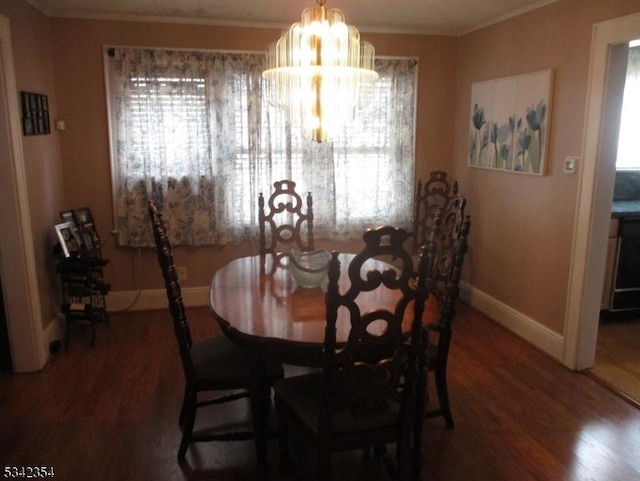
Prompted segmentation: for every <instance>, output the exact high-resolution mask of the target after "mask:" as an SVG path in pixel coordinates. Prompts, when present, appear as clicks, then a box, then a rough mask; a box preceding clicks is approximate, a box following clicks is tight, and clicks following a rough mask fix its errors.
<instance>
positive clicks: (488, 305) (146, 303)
mask: <svg viewBox="0 0 640 481" xmlns="http://www.w3.org/2000/svg"><path fill="white" fill-rule="evenodd" d="M460 299H462V300H463V301H465V302H466V303H468V304H469V305H471V306H472V307H474V308H475V309H478V310H479V311H480V312H482V313H484V314H486V315H487V316H489V317H490V318H491V319H493V320H494V321H496V322H497V323H498V324H500V325H502V326H504V327H505V328H507V329H509V330H510V331H512V332H513V333H515V334H517V335H518V336H520V337H522V338H523V339H525V340H526V341H527V342H529V343H530V344H532V345H534V346H535V347H537V348H538V349H540V350H541V351H544V352H546V353H547V354H549V355H550V356H551V357H553V358H554V359H557V360H559V361H560V360H561V359H562V352H563V346H564V339H563V337H562V335H561V334H558V333H557V332H555V331H553V330H551V329H549V328H548V327H546V326H544V325H542V324H540V323H539V322H537V321H535V320H534V319H532V318H530V317H528V316H526V315H524V314H522V313H521V312H519V311H516V310H515V309H513V308H512V307H510V306H508V305H506V304H504V303H503V302H500V301H499V300H497V299H495V298H493V297H491V296H490V295H488V294H486V293H484V292H483V291H481V290H479V289H476V288H474V287H472V286H471V285H469V284H466V283H464V282H462V283H461V284H460ZM182 300H183V301H184V304H185V306H187V307H200V306H207V305H208V304H209V288H208V287H188V288H184V289H182ZM166 308H167V295H166V292H165V290H164V289H154V290H145V291H141V292H139V293H138V292H137V291H115V292H110V293H109V295H108V296H107V310H108V311H109V312H117V311H144V310H154V309H166ZM46 338H48V337H46Z"/></svg>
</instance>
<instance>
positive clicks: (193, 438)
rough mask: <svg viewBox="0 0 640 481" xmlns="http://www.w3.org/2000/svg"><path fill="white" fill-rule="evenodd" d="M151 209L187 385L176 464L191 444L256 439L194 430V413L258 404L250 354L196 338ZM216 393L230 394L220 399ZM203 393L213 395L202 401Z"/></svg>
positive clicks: (276, 375) (277, 372)
mask: <svg viewBox="0 0 640 481" xmlns="http://www.w3.org/2000/svg"><path fill="white" fill-rule="evenodd" d="M148 210H149V217H150V219H151V225H152V229H153V235H154V239H155V244H156V247H157V254H158V262H159V264H160V269H161V270H162V275H163V278H164V284H165V290H166V294H167V300H168V302H169V311H170V312H171V318H172V320H173V327H174V331H175V336H176V340H177V341H178V349H179V352H180V360H181V362H182V370H183V374H184V381H185V387H184V397H183V401H182V407H181V409H180V416H179V424H180V427H181V428H182V439H181V440H180V447H179V449H178V460H182V459H184V458H185V455H186V452H187V448H188V447H189V445H190V444H191V443H199V442H209V441H242V440H247V439H253V438H254V434H253V431H251V430H232V429H229V430H223V431H222V432H220V431H216V432H214V430H215V427H212V429H206V430H204V429H203V430H201V431H198V432H194V430H193V428H194V424H195V420H196V412H197V410H198V409H199V408H201V407H204V406H209V405H220V404H222V403H227V402H230V401H236V400H239V399H242V398H249V399H250V403H251V411H252V412H255V408H256V407H255V406H254V405H253V403H254V402H255V401H254V400H253V399H252V398H251V396H250V394H251V382H250V373H251V369H252V366H251V362H250V359H249V355H248V354H247V353H246V351H245V350H244V349H242V348H240V347H239V346H237V345H236V344H233V343H232V342H231V341H229V340H228V339H227V338H226V337H224V336H213V337H208V338H204V339H197V340H193V339H192V337H191V331H190V329H189V321H188V318H187V314H186V311H185V307H184V303H183V301H182V294H181V289H180V283H179V282H178V276H177V272H176V268H175V265H174V263H173V250H172V247H171V243H170V241H169V238H168V236H167V228H166V224H165V222H164V220H163V219H162V215H161V214H160V213H158V212H157V210H156V207H155V205H154V203H153V201H149V204H148ZM266 372H267V378H268V382H269V383H273V381H275V380H276V379H280V378H282V377H283V376H284V372H283V367H282V365H281V364H278V363H274V362H268V363H267V366H266ZM216 391H227V392H226V393H222V394H217V395H216V394H215V392H216ZM205 395H208V396H212V397H208V398H204V399H203V398H202V397H203V396H205Z"/></svg>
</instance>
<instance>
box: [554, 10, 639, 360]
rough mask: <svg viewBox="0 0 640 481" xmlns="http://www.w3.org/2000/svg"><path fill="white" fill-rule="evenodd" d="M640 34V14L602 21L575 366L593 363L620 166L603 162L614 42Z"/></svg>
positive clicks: (593, 82)
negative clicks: (604, 114) (602, 144)
mask: <svg viewBox="0 0 640 481" xmlns="http://www.w3.org/2000/svg"><path fill="white" fill-rule="evenodd" d="M636 38H640V14H633V15H629V16H626V17H621V18H616V19H612V20H608V21H606V22H601V23H596V24H594V26H593V35H592V40H591V62H590V67H589V80H588V84H587V104H586V110H585V125H584V130H583V141H582V174H581V176H580V179H579V185H578V198H577V204H576V221H575V224H574V231H573V251H572V254H571V265H570V270H569V289H568V295H567V308H566V316H565V319H566V322H565V332H564V353H563V359H562V362H563V364H564V365H565V366H567V367H569V368H570V369H574V370H583V369H587V368H590V367H593V364H594V361H595V352H596V342H597V337H598V324H599V312H600V300H601V296H602V285H603V279H604V270H605V259H606V250H607V238H608V232H609V229H608V227H609V220H610V218H611V199H612V198H613V184H614V179H615V164H611V163H610V162H603V161H600V156H599V155H598V154H599V152H598V150H599V146H600V140H601V134H602V132H601V123H602V118H603V113H604V107H605V106H604V100H605V90H606V82H607V67H608V58H609V49H610V47H611V46H612V45H615V44H619V43H624V42H629V41H630V40H633V39H636Z"/></svg>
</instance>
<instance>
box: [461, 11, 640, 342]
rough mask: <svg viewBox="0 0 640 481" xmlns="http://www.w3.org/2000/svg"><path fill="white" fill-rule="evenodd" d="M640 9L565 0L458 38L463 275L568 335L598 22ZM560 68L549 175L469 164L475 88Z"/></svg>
mask: <svg viewBox="0 0 640 481" xmlns="http://www.w3.org/2000/svg"><path fill="white" fill-rule="evenodd" d="M637 11H640V1H638V0H634V1H630V0H607V1H606V2H605V1H601V0H564V1H560V2H557V3H553V4H551V5H548V6H547V7H544V8H541V9H539V10H536V11H533V12H530V13H527V14H525V15H521V16H519V17H517V18H513V19H510V20H508V21H505V22H502V23H500V24H497V25H494V26H491V27H488V28H485V29H483V30H481V31H478V32H474V33H471V34H469V35H465V36H464V37H462V38H461V39H460V43H459V53H458V61H457V64H458V71H457V74H458V75H457V95H456V97H457V104H456V106H455V111H456V120H455V163H454V165H453V172H454V175H455V176H456V177H457V178H458V179H459V180H460V183H461V186H462V191H463V193H465V194H466V195H467V196H468V201H469V204H468V205H469V213H470V214H472V216H473V218H472V227H471V235H470V245H471V248H470V253H469V262H467V263H466V266H465V267H466V269H465V273H464V277H465V279H466V280H467V281H468V282H470V283H471V284H472V285H473V286H474V287H475V288H477V289H480V290H481V291H484V292H485V293H487V294H488V295H490V296H492V297H494V298H496V299H497V300H499V301H501V302H503V303H505V304H506V305H508V306H510V307H512V308H513V309H516V310H517V311H519V312H521V313H523V314H525V315H527V316H529V317H531V318H533V319H534V320H535V321H537V322H539V323H541V324H544V325H545V326H548V327H549V328H551V329H553V330H555V331H557V332H559V333H562V332H563V329H564V318H565V307H566V294H567V286H568V275H569V262H570V253H571V245H572V235H573V227H574V216H575V209H576V195H577V186H578V179H579V177H578V176H576V175H574V176H570V175H566V174H564V172H563V162H564V159H565V157H566V156H569V155H581V148H582V132H583V123H584V109H585V101H586V98H585V95H586V90H587V77H588V71H589V58H590V46H591V30H592V25H593V24H594V23H597V22H601V21H604V20H607V19H610V18H615V17H620V16H624V15H628V14H630V13H633V12H637ZM546 69H553V70H554V72H555V82H554V88H553V102H552V116H551V133H550V143H549V151H548V154H549V157H548V169H547V175H546V176H544V177H536V176H529V175H518V174H510V173H502V172H495V171H487V170H480V169H471V168H469V167H467V145H468V135H469V112H470V92H471V84H472V83H473V82H475V81H481V80H488V79H493V78H500V77H507V76H512V75H519V74H523V73H527V72H533V71H538V70H546Z"/></svg>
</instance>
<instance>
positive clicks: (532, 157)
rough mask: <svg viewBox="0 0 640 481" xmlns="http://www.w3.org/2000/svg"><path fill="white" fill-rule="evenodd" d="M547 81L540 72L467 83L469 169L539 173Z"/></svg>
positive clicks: (542, 158) (545, 123)
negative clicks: (468, 102) (469, 108)
mask: <svg viewBox="0 0 640 481" xmlns="http://www.w3.org/2000/svg"><path fill="white" fill-rule="evenodd" d="M552 80H553V72H552V71H551V70H544V71H540V72H533V73H529V74H525V75H518V76H514V77H506V78H501V79H495V80H487V81H483V82H474V83H473V85H472V86H471V115H470V122H469V125H470V128H469V165H470V166H472V167H480V168H485V169H494V170H504V171H508V172H522V173H526V174H536V175H544V174H545V164H546V155H547V145H548V137H549V119H550V118H551V83H552Z"/></svg>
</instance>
